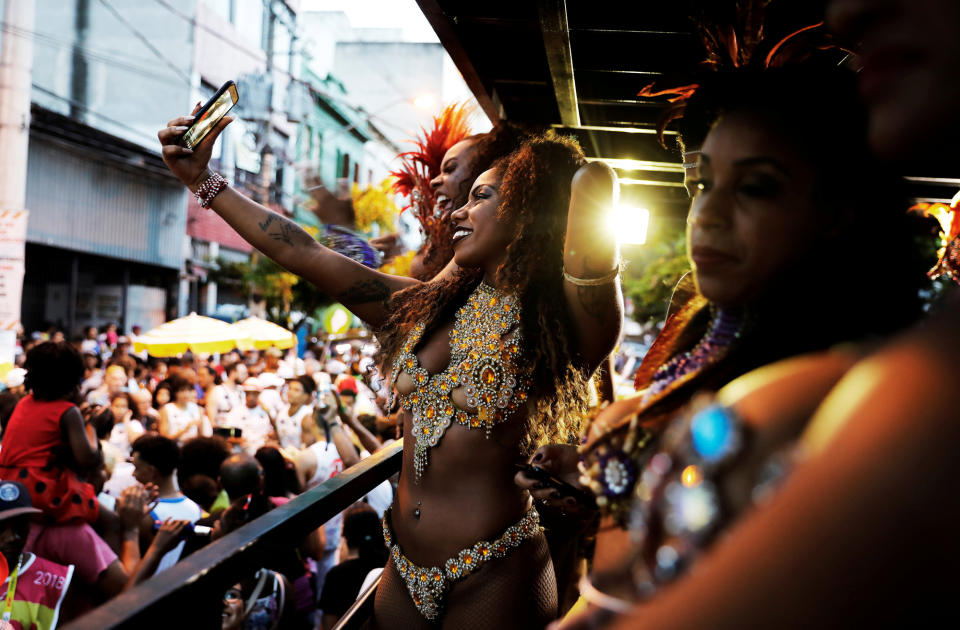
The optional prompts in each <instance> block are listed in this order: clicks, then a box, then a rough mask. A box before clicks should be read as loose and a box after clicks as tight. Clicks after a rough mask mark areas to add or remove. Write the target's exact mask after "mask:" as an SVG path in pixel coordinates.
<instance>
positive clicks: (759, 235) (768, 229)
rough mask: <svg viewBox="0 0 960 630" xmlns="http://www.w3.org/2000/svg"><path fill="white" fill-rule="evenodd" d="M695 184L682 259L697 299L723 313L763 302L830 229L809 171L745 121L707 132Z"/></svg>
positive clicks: (770, 131)
mask: <svg viewBox="0 0 960 630" xmlns="http://www.w3.org/2000/svg"><path fill="white" fill-rule="evenodd" d="M692 183H693V184H694V188H695V190H694V198H693V203H692V205H691V208H690V215H689V216H688V219H687V251H688V252H689V256H690V260H691V263H692V264H693V267H694V273H695V278H696V281H697V287H698V288H699V289H700V292H701V293H702V294H703V296H704V297H706V298H707V299H708V300H710V301H711V302H714V303H717V304H720V305H723V306H732V305H742V304H745V303H747V302H749V301H751V300H753V299H755V298H756V297H757V296H759V295H761V294H762V293H763V292H765V291H766V290H767V289H768V288H769V286H770V283H771V282H774V281H775V277H776V275H777V274H778V273H779V272H781V271H782V270H783V269H785V268H786V267H788V266H789V265H791V264H792V263H794V262H796V261H797V260H799V259H800V258H801V257H802V256H804V255H806V253H807V252H808V251H809V249H810V248H811V247H812V246H813V244H814V243H815V241H816V239H817V238H818V237H819V235H820V234H822V233H823V231H824V230H826V229H827V228H828V217H827V216H826V215H825V213H824V212H823V211H822V210H820V209H818V208H817V204H816V203H815V201H814V193H813V191H814V189H815V183H816V181H815V173H814V170H813V168H812V166H811V165H810V164H808V163H807V162H806V161H805V160H804V159H802V158H801V157H800V156H799V155H798V153H797V151H795V150H793V149H792V147H791V145H790V143H789V141H788V140H787V139H786V138H784V137H783V136H782V135H781V134H778V133H777V131H776V129H775V128H774V127H773V126H772V125H769V124H765V123H763V122H761V121H759V120H757V119H756V118H755V117H753V118H751V117H749V116H748V115H746V114H739V115H738V114H733V115H731V116H728V117H726V118H725V119H724V120H722V121H721V122H720V123H719V124H718V125H717V126H716V127H715V128H714V129H713V130H712V131H711V132H710V134H709V135H708V136H707V139H706V141H705V142H704V144H703V149H702V153H701V155H700V157H699V166H698V168H697V169H696V173H695V174H694V181H693V182H692Z"/></svg>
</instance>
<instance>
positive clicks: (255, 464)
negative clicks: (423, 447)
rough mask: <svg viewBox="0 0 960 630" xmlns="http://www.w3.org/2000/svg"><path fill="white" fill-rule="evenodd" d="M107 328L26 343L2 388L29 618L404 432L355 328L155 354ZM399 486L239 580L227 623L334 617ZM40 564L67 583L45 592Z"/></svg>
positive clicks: (6, 486) (378, 549)
mask: <svg viewBox="0 0 960 630" xmlns="http://www.w3.org/2000/svg"><path fill="white" fill-rule="evenodd" d="M113 328H114V327H110V329H108V330H106V331H103V332H100V333H99V334H98V331H96V330H91V331H89V332H88V333H86V334H85V336H84V338H83V339H80V338H78V339H75V340H73V341H72V342H67V341H62V340H61V341H53V340H44V339H43V338H42V336H40V335H37V338H35V339H30V340H27V341H26V342H25V343H24V348H23V350H24V352H23V353H22V355H21V361H22V365H21V366H19V367H16V368H14V369H13V370H11V371H10V372H8V373H7V375H6V378H5V385H6V387H5V389H4V391H3V392H2V393H0V396H2V397H3V399H4V405H3V409H2V413H3V415H2V416H0V420H2V434H0V471H2V472H0V479H4V480H5V481H4V482H2V484H3V485H2V486H0V526H6V527H8V529H7V530H5V531H6V536H7V537H6V538H4V537H2V536H3V535H0V542H2V541H6V544H5V545H4V544H0V547H2V549H3V554H4V557H5V559H6V562H7V565H8V568H9V573H10V574H11V575H12V576H14V577H12V578H11V579H12V580H14V582H15V591H14V593H15V595H14V599H13V608H12V617H11V620H12V622H16V623H18V624H19V625H20V627H23V628H40V629H42V628H51V627H54V626H55V625H56V622H57V620H58V619H59V620H60V621H63V620H69V619H71V618H74V617H76V616H78V615H80V614H82V613H83V612H85V611H87V610H90V609H92V608H93V607H94V606H96V605H98V604H100V603H102V602H104V601H106V600H107V599H109V598H111V597H113V596H115V595H117V594H118V593H120V592H122V591H123V590H125V589H127V588H130V587H131V586H133V585H135V584H138V583H139V582H141V581H143V580H145V579H148V578H150V577H151V576H152V575H155V574H157V573H159V572H162V571H165V570H167V569H169V568H170V567H172V566H173V565H174V564H176V563H177V562H178V561H180V560H181V559H183V558H184V557H187V556H189V555H190V554H191V553H193V552H194V551H196V550H197V549H199V548H201V547H203V546H204V545H206V544H208V543H209V542H210V541H211V540H215V539H217V538H219V537H221V536H223V535H225V534H227V533H229V532H230V531H232V530H234V529H236V528H237V527H239V526H241V525H243V524H245V523H247V522H249V521H250V520H253V519H255V518H256V517H257V516H260V515H262V514H264V513H265V512H267V511H269V510H271V509H273V508H275V507H277V506H280V505H282V504H284V503H286V502H287V501H289V500H290V499H291V498H293V497H295V496H297V495H299V494H300V493H302V492H304V491H305V490H309V489H311V488H313V487H316V486H317V485H319V484H321V483H323V482H324V481H326V480H328V479H330V478H332V477H333V476H335V475H337V474H338V473H339V472H341V471H342V470H344V468H345V467H349V466H351V465H353V464H355V463H356V462H358V461H360V459H362V458H363V457H367V456H369V455H370V454H371V453H372V452H375V451H377V450H379V449H380V448H382V446H383V445H384V444H387V443H389V442H391V441H393V440H394V439H395V438H396V427H395V425H394V424H393V423H391V421H390V420H389V419H388V417H387V416H385V415H384V413H383V411H382V408H383V407H384V406H385V401H384V399H383V396H382V394H378V393H377V392H375V391H374V390H373V389H371V385H372V386H373V387H374V388H376V389H379V390H381V392H382V387H381V386H380V384H379V383H378V382H377V380H376V379H371V376H370V374H371V372H370V370H369V369H368V366H367V364H368V363H369V362H370V359H369V358H368V357H364V354H365V353H364V352H362V347H363V346H365V345H366V344H362V343H361V342H359V341H357V342H354V343H351V342H349V341H347V342H341V343H339V344H336V345H331V346H330V347H325V346H324V345H318V346H314V347H313V348H311V349H310V350H308V351H307V352H305V353H304V358H299V357H298V356H297V353H296V352H295V351H291V352H283V351H280V350H278V349H276V348H269V349H267V350H266V351H264V352H257V351H250V352H247V353H240V352H239V351H234V352H230V353H227V354H223V355H214V356H212V357H211V356H203V357H201V356H195V355H192V354H190V353H187V354H185V355H182V356H179V357H176V358H157V357H150V356H148V355H146V354H145V353H144V354H142V355H140V354H137V353H134V352H133V351H132V349H131V347H130V346H131V344H130V342H129V340H128V338H127V337H124V336H118V337H114V338H113V339H112V340H111V339H110V338H109V333H110V331H111V330H112V329H113ZM91 340H92V341H94V343H88V341H91ZM7 399H9V400H7ZM393 493H394V490H393V486H392V485H391V484H390V482H389V481H386V482H384V483H382V484H381V485H380V486H378V487H377V488H375V489H374V490H373V491H371V492H370V493H369V494H368V495H367V496H366V497H364V498H363V500H362V501H361V502H360V503H358V504H357V505H355V506H353V507H352V508H350V510H348V512H347V513H345V514H341V515H338V516H337V517H336V518H334V519H333V520H331V521H330V522H328V523H326V524H324V526H322V527H319V528H318V529H317V530H316V531H314V532H312V533H311V534H310V535H308V536H307V537H306V538H305V539H304V540H303V541H301V542H300V543H299V544H298V545H296V546H295V548H287V549H282V550H279V551H278V553H277V554H276V562H275V563H274V564H272V565H271V566H269V567H264V568H263V569H262V571H261V572H259V573H257V574H256V575H251V576H249V580H244V581H243V582H240V583H238V584H237V585H236V586H235V588H234V589H231V590H230V591H228V592H227V594H226V595H225V600H224V601H225V602H226V604H225V605H226V606H227V608H228V609H229V607H230V606H229V605H230V604H231V603H232V600H231V599H230V598H231V597H233V595H234V594H235V593H239V594H242V595H237V598H238V599H240V600H241V604H242V605H240V609H241V611H242V614H240V615H239V618H238V619H236V620H234V622H235V624H238V625H234V626H231V627H237V628H241V627H250V626H245V625H244V623H249V622H250V619H251V618H253V617H258V616H259V617H258V618H261V619H263V618H266V619H274V621H276V622H279V620H281V619H282V620H283V623H284V625H283V627H291V628H297V627H299V628H313V627H321V626H322V627H332V625H333V624H334V623H335V622H336V621H337V619H339V617H340V616H341V615H342V614H343V613H344V612H345V611H346V609H347V608H348V607H349V605H350V604H351V603H352V602H353V599H355V598H356V596H357V593H358V592H359V590H360V586H361V585H362V584H363V581H364V580H365V579H366V578H367V573H369V572H370V571H372V570H375V569H378V568H379V569H382V567H383V561H382V560H383V559H384V558H385V552H384V551H382V550H383V549H384V546H383V535H382V531H381V528H380V524H379V519H380V517H382V516H383V514H384V512H385V511H386V509H387V508H388V506H389V505H390V503H391V502H392V500H393ZM371 521H372V523H373V524H374V526H371V524H370V523H371ZM378 558H379V559H380V560H379V561H378V560H377V559H378ZM18 567H19V568H18ZM28 567H29V568H30V569H29V570H30V571H34V570H38V571H39V570H42V571H46V572H47V573H49V574H50V575H52V576H55V579H56V582H55V584H54V583H51V584H43V585H42V586H43V587H44V588H39V589H38V588H36V587H35V586H33V585H32V584H31V582H30V581H28V580H27V579H26V577H25V576H26V572H27V570H28ZM364 569H366V570H364ZM330 571H335V574H336V575H337V576H338V577H337V579H336V580H333V581H331V582H330V583H329V585H328V584H327V581H326V579H325V576H326V575H327V573H328V572H330ZM18 574H19V575H23V576H24V579H23V580H18V579H16V576H17V575H18ZM30 575H31V576H32V575H33V573H32V572H31V573H30ZM261 577H262V578H263V580H262V581H263V582H264V583H265V584H267V587H264V586H263V585H262V584H261V585H260V586H259V589H258V588H257V584H259V583H260V581H261V580H260V578H261ZM50 579H54V578H50ZM248 582H249V583H248ZM54 587H55V588H54ZM254 591H257V592H256V593H254ZM256 602H259V604H257V606H253V604H254V603H256ZM21 603H22V605H21ZM318 603H319V604H320V607H318ZM252 610H256V612H254V613H251V611H252ZM251 614H253V617H251ZM264 616H266V617H264ZM225 623H226V622H225ZM225 627H226V625H225ZM264 627H269V624H268V626H264Z"/></svg>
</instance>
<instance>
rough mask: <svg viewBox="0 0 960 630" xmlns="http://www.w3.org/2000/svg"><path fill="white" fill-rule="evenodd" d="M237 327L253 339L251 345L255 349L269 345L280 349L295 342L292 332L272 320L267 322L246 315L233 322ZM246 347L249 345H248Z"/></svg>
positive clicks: (265, 347) (261, 348)
mask: <svg viewBox="0 0 960 630" xmlns="http://www.w3.org/2000/svg"><path fill="white" fill-rule="evenodd" d="M234 326H236V327H237V328H239V329H240V330H242V331H243V333H244V334H245V335H246V336H247V337H249V338H250V339H252V340H253V343H252V347H254V348H256V349H257V350H266V349H267V348H269V347H270V346H276V347H277V348H279V349H281V350H286V349H287V348H292V347H293V346H294V345H296V343H297V336H296V335H294V334H293V333H292V332H290V331H289V330H287V329H286V328H284V327H283V326H278V325H277V324H274V323H273V322H268V321H267V320H265V319H260V318H259V317H248V318H246V319H241V320H240V321H239V322H236V323H235V324H234ZM247 347H250V346H249V345H248V346H247Z"/></svg>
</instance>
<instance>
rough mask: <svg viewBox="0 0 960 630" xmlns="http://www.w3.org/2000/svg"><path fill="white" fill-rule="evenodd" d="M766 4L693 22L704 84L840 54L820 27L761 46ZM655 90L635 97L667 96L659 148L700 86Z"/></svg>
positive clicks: (759, 0)
mask: <svg viewBox="0 0 960 630" xmlns="http://www.w3.org/2000/svg"><path fill="white" fill-rule="evenodd" d="M770 1H771V0H741V1H739V2H737V3H736V5H735V6H734V7H733V11H734V15H733V16H732V19H731V17H730V16H725V15H714V14H712V13H710V12H708V11H706V10H702V11H701V14H700V15H697V16H695V17H694V23H695V24H696V28H697V34H698V35H699V37H700V41H701V43H702V44H703V47H704V49H705V50H706V58H705V59H704V60H703V61H702V62H700V64H699V71H700V72H699V73H698V74H699V75H700V76H701V77H703V78H704V79H706V78H707V77H711V76H717V75H718V74H720V73H722V72H725V71H729V70H734V69H738V68H747V67H750V66H755V67H758V68H776V67H779V66H782V65H785V64H788V63H790V64H792V63H796V62H799V61H803V60H804V59H806V58H807V57H809V56H810V55H812V54H813V53H815V52H816V51H818V50H829V49H837V50H843V49H841V48H839V47H838V46H837V45H836V44H835V43H833V41H832V40H831V39H830V35H829V33H827V32H826V31H825V30H824V29H823V28H821V27H822V26H823V22H819V23H817V24H811V25H809V26H805V27H803V28H801V29H798V30H796V31H794V32H792V33H790V34H789V35H787V36H786V37H784V38H783V39H781V40H779V41H777V42H773V43H771V42H768V41H765V40H764V32H763V26H764V19H765V17H766V10H767V5H769V4H770ZM724 7H726V5H724ZM721 25H722V26H721ZM844 52H847V51H844ZM655 85H656V83H650V84H649V85H647V86H645V87H644V88H643V89H642V90H640V91H639V92H638V93H637V96H641V97H645V98H654V97H658V96H666V97H668V98H667V102H668V103H670V105H668V106H667V108H666V109H665V110H664V112H663V114H662V115H661V117H660V120H659V121H658V123H657V134H658V136H659V138H660V144H662V145H663V146H664V147H666V145H665V144H664V141H663V135H664V131H665V130H666V128H667V126H668V125H669V124H670V123H672V122H674V121H677V120H682V119H683V115H684V110H685V108H686V104H687V101H688V100H689V99H690V98H691V97H692V96H693V95H694V93H695V92H696V91H697V88H699V87H700V82H695V83H690V84H687V85H680V86H677V87H672V88H665V89H655ZM689 148H691V147H688V149H689ZM692 148H694V149H696V148H699V147H692Z"/></svg>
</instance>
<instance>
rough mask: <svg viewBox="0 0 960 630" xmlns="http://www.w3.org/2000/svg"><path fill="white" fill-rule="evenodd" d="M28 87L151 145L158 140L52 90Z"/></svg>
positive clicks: (38, 86) (32, 85)
mask: <svg viewBox="0 0 960 630" xmlns="http://www.w3.org/2000/svg"><path fill="white" fill-rule="evenodd" d="M30 85H31V87H33V89H35V90H37V91H38V92H42V93H44V94H47V95H48V96H52V97H54V98H58V99H60V100H61V101H63V102H65V103H67V104H69V105H71V106H73V107H76V108H78V109H82V110H83V111H85V112H87V113H88V114H92V115H94V116H96V117H97V118H101V119H103V120H105V121H107V122H109V123H112V124H114V125H116V126H118V127H121V128H123V129H126V130H127V131H132V132H133V133H135V134H137V135H140V136H142V137H143V138H146V139H149V140H150V141H151V143H153V142H158V140H157V139H156V137H155V136H151V135H150V134H147V133H145V132H144V131H143V130H141V129H137V128H136V127H131V126H130V125H128V124H126V123H122V122H120V121H119V120H116V119H115V118H111V117H110V116H107V115H106V114H101V113H100V112H98V111H96V110H95V109H92V108H90V107H89V106H87V105H84V104H83V103H79V102H77V101H74V100H72V99H69V98H67V97H66V96H63V95H61V94H57V93H56V92H54V91H53V90H48V89H47V88H45V87H43V86H41V85H37V84H36V83H31V84H30ZM157 153H159V151H157Z"/></svg>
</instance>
